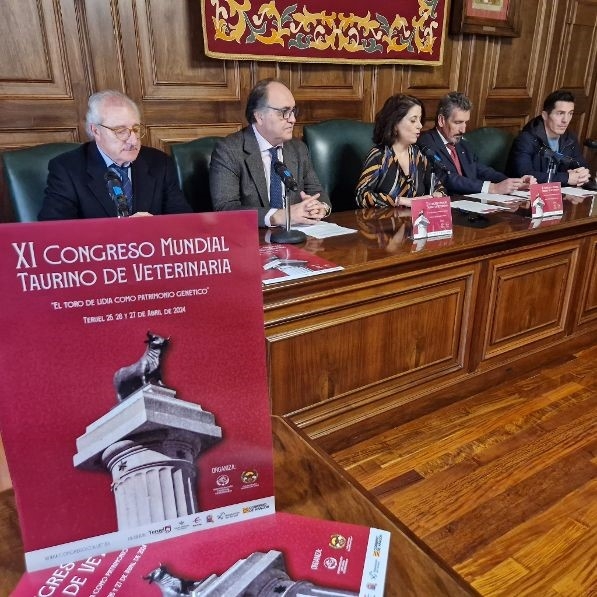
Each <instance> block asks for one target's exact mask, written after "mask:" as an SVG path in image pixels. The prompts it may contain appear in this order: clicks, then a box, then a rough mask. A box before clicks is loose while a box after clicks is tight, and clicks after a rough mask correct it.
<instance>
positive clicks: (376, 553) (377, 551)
mask: <svg viewBox="0 0 597 597" xmlns="http://www.w3.org/2000/svg"><path fill="white" fill-rule="evenodd" d="M381 544H382V537H381V535H377V537H375V543H374V544H373V557H374V558H379V557H381Z"/></svg>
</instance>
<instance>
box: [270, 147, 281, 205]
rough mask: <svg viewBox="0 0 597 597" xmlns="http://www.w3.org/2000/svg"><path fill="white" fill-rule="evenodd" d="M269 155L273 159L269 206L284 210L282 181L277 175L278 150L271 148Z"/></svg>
mask: <svg viewBox="0 0 597 597" xmlns="http://www.w3.org/2000/svg"><path fill="white" fill-rule="evenodd" d="M269 153H270V155H271V157H272V165H271V168H270V171H269V205H270V207H273V208H276V209H282V207H284V204H283V202H282V179H281V178H280V177H279V176H278V175H277V174H276V171H275V170H274V164H275V163H276V162H277V161H278V148H277V147H270V148H269Z"/></svg>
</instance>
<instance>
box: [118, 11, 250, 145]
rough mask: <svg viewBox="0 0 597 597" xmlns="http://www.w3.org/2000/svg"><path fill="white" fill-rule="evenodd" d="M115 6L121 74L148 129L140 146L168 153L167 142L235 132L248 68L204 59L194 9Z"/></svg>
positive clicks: (241, 116)
mask: <svg viewBox="0 0 597 597" xmlns="http://www.w3.org/2000/svg"><path fill="white" fill-rule="evenodd" d="M125 4H126V9H125ZM121 6H122V11H121V13H122V20H123V24H125V25H126V28H124V26H123V32H126V35H125V38H126V39H127V40H128V41H126V42H125V44H124V53H123V56H124V61H125V71H126V72H127V73H128V76H127V79H128V80H130V86H131V88H132V93H131V95H132V96H133V97H136V99H137V101H138V102H139V104H140V106H141V108H142V110H143V119H144V121H145V122H146V124H147V125H148V131H149V132H148V137H147V139H146V141H145V142H146V143H147V144H149V145H152V146H154V147H157V148H159V149H162V150H164V151H169V147H170V145H171V143H173V142H179V141H189V140H191V139H194V138H197V137H203V136H208V135H210V136H211V135H216V136H223V135H227V134H229V133H231V132H234V131H237V130H239V129H240V128H241V126H243V124H244V104H245V101H246V94H247V93H248V89H249V88H250V78H251V73H250V64H248V63H242V64H241V63H239V62H235V61H224V60H214V59H211V58H207V57H206V56H205V55H204V52H203V39H202V32H201V31H202V30H201V13H200V4H199V3H198V2H170V1H168V0H147V1H144V0H137V1H136V2H133V3H122V4H121Z"/></svg>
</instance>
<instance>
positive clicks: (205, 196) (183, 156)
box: [172, 137, 221, 212]
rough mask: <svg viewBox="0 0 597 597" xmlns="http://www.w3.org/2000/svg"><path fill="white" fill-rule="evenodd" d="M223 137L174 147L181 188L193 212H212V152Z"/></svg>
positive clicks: (203, 139) (199, 140)
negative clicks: (210, 183) (210, 171)
mask: <svg viewBox="0 0 597 597" xmlns="http://www.w3.org/2000/svg"><path fill="white" fill-rule="evenodd" d="M219 139H221V137H203V138H201V139H194V140H193V141H188V142H186V143H176V144H174V145H172V157H173V158H174V164H175V165H176V173H177V175H178V182H179V184H180V188H181V189H182V192H183V193H184V196H185V197H186V199H187V201H188V202H189V203H190V205H191V207H192V208H193V211H197V212H200V211H212V209H213V208H212V204H211V195H210V193H209V164H210V162H211V152H212V151H213V148H214V147H215V145H216V143H217V142H218V140H219Z"/></svg>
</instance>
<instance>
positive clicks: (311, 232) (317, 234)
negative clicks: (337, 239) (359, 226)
mask: <svg viewBox="0 0 597 597" xmlns="http://www.w3.org/2000/svg"><path fill="white" fill-rule="evenodd" d="M291 229H292V230H300V231H301V232H304V233H305V234H306V235H307V236H312V237H313V238H328V237H330V236H340V235H342V234H352V233H353V232H357V230H355V229H354V228H345V227H344V226H338V224H332V223H331V222H319V224H305V225H299V224H297V225H296V226H291Z"/></svg>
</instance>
